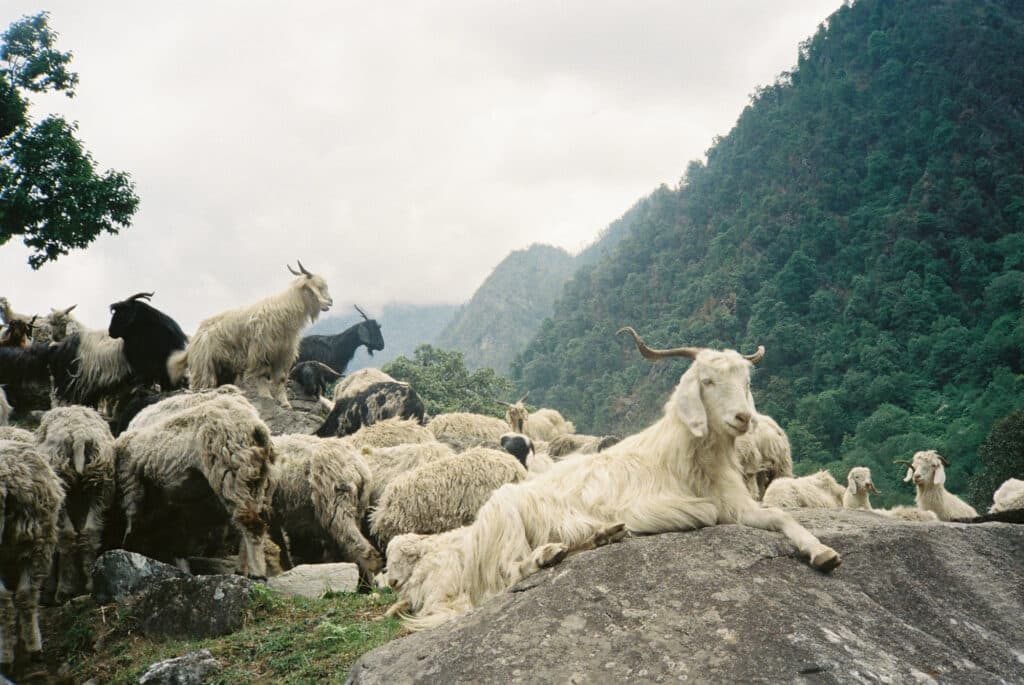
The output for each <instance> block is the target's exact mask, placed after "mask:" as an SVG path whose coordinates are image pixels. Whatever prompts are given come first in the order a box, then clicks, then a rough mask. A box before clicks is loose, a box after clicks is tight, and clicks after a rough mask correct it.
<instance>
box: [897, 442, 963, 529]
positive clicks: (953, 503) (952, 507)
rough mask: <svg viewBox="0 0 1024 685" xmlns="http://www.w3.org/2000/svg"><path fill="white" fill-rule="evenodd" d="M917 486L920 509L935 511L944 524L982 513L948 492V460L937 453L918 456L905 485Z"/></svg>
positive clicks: (909, 471) (928, 452)
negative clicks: (910, 483)
mask: <svg viewBox="0 0 1024 685" xmlns="http://www.w3.org/2000/svg"><path fill="white" fill-rule="evenodd" d="M911 480H912V481H913V482H914V485H915V486H916V487H917V497H916V498H915V500H914V501H915V502H916V504H917V507H918V508H919V509H924V510H926V511H931V512H934V513H935V515H936V516H938V517H939V520H940V521H950V520H952V519H966V518H974V517H976V516H977V515H978V512H977V511H976V510H975V509H974V507H972V506H971V505H969V504H967V502H964V501H963V500H962V499H960V498H959V497H957V496H956V495H954V494H953V493H951V492H949V491H948V490H946V486H945V482H946V469H945V459H943V457H942V455H940V454H939V453H938V452H936V451H935V450H925V451H923V452H917V453H915V454H914V459H913V461H912V462H911V463H910V465H909V466H908V468H907V475H906V477H905V478H904V479H903V481H904V482H908V481H911Z"/></svg>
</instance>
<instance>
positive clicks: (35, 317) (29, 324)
mask: <svg viewBox="0 0 1024 685" xmlns="http://www.w3.org/2000/svg"><path fill="white" fill-rule="evenodd" d="M38 318H39V315H38V314H36V315H35V316H33V317H32V320H31V321H29V322H28V330H30V331H31V330H32V329H33V328H35V327H36V319H38Z"/></svg>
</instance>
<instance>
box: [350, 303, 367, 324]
mask: <svg viewBox="0 0 1024 685" xmlns="http://www.w3.org/2000/svg"><path fill="white" fill-rule="evenodd" d="M352 306H353V307H355V308H356V311H357V312H359V313H360V314H362V315H363V318H364V319H366V320H367V321H369V320H370V317H368V316H367V315H366V312H364V311H363V310H362V309H360V308H359V305H357V304H353V305H352Z"/></svg>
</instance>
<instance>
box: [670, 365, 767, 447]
mask: <svg viewBox="0 0 1024 685" xmlns="http://www.w3.org/2000/svg"><path fill="white" fill-rule="evenodd" d="M751 366H752V365H751V362H750V361H748V360H747V359H745V358H744V357H743V356H742V355H741V354H739V353H738V352H734V351H732V350H724V351H716V350H700V351H699V352H698V353H697V355H696V358H695V360H694V362H693V364H692V365H691V366H690V368H689V369H687V370H686V373H684V374H683V377H682V378H681V379H680V380H679V385H678V386H677V388H676V391H675V392H674V393H673V394H672V399H670V400H669V405H668V407H666V409H668V410H671V411H674V412H675V413H676V415H677V416H678V417H679V418H680V419H681V420H682V421H683V423H685V424H686V425H687V426H688V427H689V429H690V431H691V432H692V433H693V434H694V435H695V436H696V437H698V438H700V437H704V436H705V435H708V433H709V431H710V432H711V433H712V434H716V435H728V436H730V437H732V438H736V437H738V436H740V435H743V434H744V433H746V432H747V431H748V430H750V429H751V428H752V427H753V426H754V421H755V419H754V415H755V414H756V409H755V408H754V398H753V396H752V395H751V394H750V369H751Z"/></svg>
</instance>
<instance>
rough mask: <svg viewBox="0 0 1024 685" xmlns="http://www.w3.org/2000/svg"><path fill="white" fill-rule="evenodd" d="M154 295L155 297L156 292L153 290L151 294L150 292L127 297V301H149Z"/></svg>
mask: <svg viewBox="0 0 1024 685" xmlns="http://www.w3.org/2000/svg"><path fill="white" fill-rule="evenodd" d="M154 295H156V291H155V290H154V291H153V292H151V293H135V294H134V295H132V296H131V297H129V298H128V300H129V301H132V300H149V299H151V298H152V297H153V296H154Z"/></svg>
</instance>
